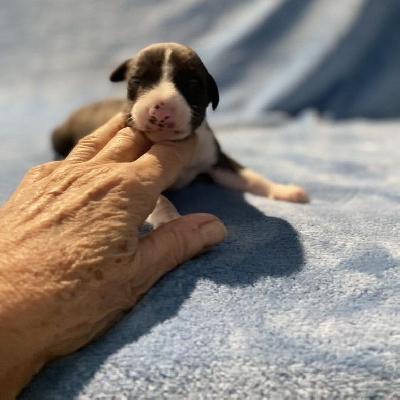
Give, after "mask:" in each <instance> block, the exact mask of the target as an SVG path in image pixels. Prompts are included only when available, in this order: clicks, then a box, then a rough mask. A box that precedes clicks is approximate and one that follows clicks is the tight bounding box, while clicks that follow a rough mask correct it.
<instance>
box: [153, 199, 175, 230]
mask: <svg viewBox="0 0 400 400" xmlns="http://www.w3.org/2000/svg"><path fill="white" fill-rule="evenodd" d="M179 217H180V214H179V213H178V211H177V210H176V208H175V207H174V205H173V204H172V203H171V202H170V201H169V200H168V199H167V198H166V197H164V196H162V195H161V196H160V197H159V198H158V200H157V204H156V206H155V207H154V210H153V212H152V213H151V214H150V215H149V216H148V218H147V222H149V223H150V224H152V225H153V227H154V229H157V228H158V227H159V226H161V225H163V224H165V223H167V222H169V221H172V220H173V219H177V218H179Z"/></svg>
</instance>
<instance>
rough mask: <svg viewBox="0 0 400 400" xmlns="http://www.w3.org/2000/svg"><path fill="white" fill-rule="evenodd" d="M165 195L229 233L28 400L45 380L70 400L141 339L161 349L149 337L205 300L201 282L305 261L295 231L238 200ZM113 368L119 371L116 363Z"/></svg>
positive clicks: (209, 188) (291, 268) (60, 367)
mask: <svg viewBox="0 0 400 400" xmlns="http://www.w3.org/2000/svg"><path fill="white" fill-rule="evenodd" d="M167 196H168V197H169V198H170V199H171V200H172V201H173V203H174V204H175V205H176V206H177V209H178V210H179V212H181V213H182V214H186V213H191V212H198V211H201V212H208V213H213V214H215V215H217V216H218V217H219V218H221V219H222V220H223V221H224V222H225V223H226V225H227V227H228V231H229V236H228V238H227V239H226V241H225V242H224V243H222V244H220V245H219V246H217V247H216V248H214V249H212V250H210V251H209V252H207V253H205V254H203V255H201V256H200V257H198V258H196V259H194V260H191V261H189V262H187V263H185V264H184V265H183V266H181V267H180V268H178V269H176V270H175V271H173V272H172V273H170V274H168V275H167V276H165V277H164V278H162V279H161V280H160V281H159V282H158V283H157V284H156V285H155V287H154V288H153V289H152V290H150V292H149V293H148V294H147V295H146V296H145V297H144V298H143V299H142V301H140V302H139V303H138V304H137V305H136V306H135V307H134V308H133V309H132V310H131V311H130V312H129V313H127V315H126V316H125V317H124V318H123V320H122V321H121V322H120V323H119V324H117V326H116V327H115V328H113V329H112V330H111V331H109V332H108V333H107V334H106V335H104V336H103V337H101V338H100V339H98V340H97V341H96V342H95V343H93V344H91V345H89V346H87V347H85V348H83V349H82V350H81V351H80V352H77V353H75V354H72V355H70V356H68V357H65V358H63V359H60V360H57V361H55V362H53V363H52V364H50V365H49V366H48V367H47V368H46V369H45V370H44V371H43V372H42V373H41V374H40V375H39V376H38V377H37V378H36V380H35V382H34V384H33V385H32V387H31V389H29V388H28V389H27V390H25V392H24V393H25V394H26V395H27V397H29V399H32V395H33V398H36V397H35V394H36V393H38V394H39V393H41V394H42V395H43V393H47V390H46V388H48V386H46V385H48V382H49V381H52V382H57V383H55V384H54V386H55V387H57V389H55V390H57V393H56V394H59V393H62V392H63V390H68V398H73V397H74V396H75V395H76V396H77V395H78V394H79V393H80V392H81V390H82V387H84V386H85V384H86V383H87V382H89V381H90V379H91V378H92V376H93V375H94V374H95V373H96V371H97V370H98V369H99V368H100V367H101V365H102V364H103V362H104V360H106V359H107V358H109V357H110V356H111V357H112V356H113V355H115V354H117V351H118V350H119V349H121V348H123V347H124V346H129V347H131V350H132V347H133V348H135V347H136V346H139V348H141V347H142V346H141V344H140V343H137V342H139V341H140V340H141V339H143V340H147V339H148V340H150V342H152V346H155V347H157V346H163V344H162V343H159V340H161V339H160V337H159V336H158V335H155V336H154V335H153V337H151V331H152V330H153V329H156V327H157V325H159V324H161V323H163V322H165V321H168V320H169V319H171V318H173V317H175V316H177V314H178V313H179V310H180V308H181V306H182V305H183V304H184V303H185V301H186V300H187V299H188V298H189V297H190V296H191V295H192V293H193V292H194V290H195V289H196V291H197V293H196V296H200V297H202V296H203V293H201V291H202V290H203V289H202V287H201V286H198V283H199V282H200V281H201V280H211V281H213V282H215V283H216V284H217V285H221V284H222V285H229V286H232V287H236V288H240V287H245V286H248V285H252V284H255V283H256V282H257V281H258V280H260V279H262V278H268V277H275V278H279V277H283V276H289V275H291V274H295V273H297V272H300V270H301V268H302V266H303V264H304V255H303V249H302V245H301V243H300V241H299V238H298V234H297V232H296V231H295V230H294V229H293V227H292V226H291V225H290V224H289V223H288V222H286V221H284V220H283V219H280V218H275V217H267V216H265V215H264V214H262V213H261V212H260V211H258V210H257V209H256V208H254V207H253V206H251V205H250V204H248V203H247V202H246V200H245V199H244V197H243V195H242V194H240V193H237V192H234V191H231V190H228V189H224V188H221V187H217V186H215V185H213V184H211V183H209V182H207V181H204V180H201V179H200V180H198V181H196V182H194V183H193V184H192V185H191V186H189V187H188V188H185V189H183V190H180V191H178V192H171V193H167ZM208 301H209V298H207V297H206V295H204V301H203V300H202V303H203V304H204V305H205V304H207V302H208ZM146 335H148V337H147V338H146ZM134 352H135V351H134ZM139 352H140V349H139ZM142 356H143V357H146V355H141V356H139V355H138V360H137V361H138V363H140V357H142ZM130 357H132V354H131V356H130ZM134 365H135V362H133V363H131V364H130V367H129V368H130V373H133V375H134V371H132V368H133V369H134ZM116 368H118V369H119V368H121V369H123V368H124V366H122V365H121V364H120V360H119V362H118V364H117V365H116ZM46 382H47V383H46ZM42 385H43V386H42ZM71 391H72V392H71ZM32 392H33V393H32ZM52 394H53V393H49V395H52ZM21 398H24V395H22V396H21Z"/></svg>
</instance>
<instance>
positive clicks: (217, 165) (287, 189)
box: [52, 43, 308, 226]
mask: <svg viewBox="0 0 400 400" xmlns="http://www.w3.org/2000/svg"><path fill="white" fill-rule="evenodd" d="M110 79H111V81H113V82H118V81H123V80H126V81H127V83H128V89H127V100H122V99H121V100H103V101H100V102H96V103H92V104H89V105H87V106H85V107H82V108H80V109H79V110H77V111H75V112H74V113H73V114H72V115H71V116H70V117H69V119H68V120H67V121H66V122H65V123H64V124H62V125H61V126H60V127H58V128H57V129H56V130H55V131H54V132H53V136H52V139H53V146H54V149H55V150H56V151H57V152H58V153H59V154H61V155H63V156H65V155H67V154H68V152H69V151H70V150H71V149H72V147H73V146H74V145H75V144H76V143H77V142H78V141H79V139H80V138H82V137H83V136H85V135H87V134H89V133H90V132H92V131H93V130H95V129H96V128H97V127H99V126H100V125H102V124H103V123H105V122H106V121H107V120H108V119H109V118H111V117H112V116H113V115H114V114H115V113H117V112H118V111H121V110H125V111H126V114H127V119H126V124H127V125H128V126H131V127H132V128H134V129H137V130H140V131H142V132H143V133H144V134H145V135H146V136H147V137H148V138H149V139H150V140H151V141H152V142H158V141H161V140H182V139H184V138H186V137H188V136H189V135H192V134H196V135H197V137H198V140H197V148H196V151H195V154H194V156H193V159H192V161H191V163H190V165H189V166H188V167H187V168H186V169H185V170H184V171H183V173H182V174H181V176H180V177H179V178H178V180H177V181H176V182H175V183H174V185H173V187H172V188H180V187H183V186H185V185H187V184H189V183H190V182H191V181H193V179H195V178H196V177H197V176H198V175H199V174H202V173H206V174H208V175H210V176H211V178H212V179H213V180H214V182H215V183H217V184H220V185H223V186H227V187H229V188H233V189H236V190H240V191H243V192H250V193H254V194H256V195H260V196H265V197H268V198H272V199H277V200H285V201H291V202H299V203H305V202H307V201H308V197H307V194H306V192H305V191H304V190H303V189H302V188H300V187H298V186H295V185H283V184H278V183H275V182H272V181H270V180H268V179H266V178H264V177H262V176H261V175H259V174H257V173H256V172H254V171H252V170H250V169H249V168H245V167H242V166H241V165H239V164H238V163H237V162H235V161H234V160H232V159H231V158H229V157H228V156H226V155H225V154H224V153H223V152H222V151H221V148H220V146H219V144H218V142H217V140H216V139H215V136H214V134H213V132H212V130H211V129H210V127H209V125H208V124H207V121H206V109H207V107H208V105H209V104H211V105H212V108H213V109H215V108H216V107H217V106H218V102H219V93H218V88H217V85H216V83H215V80H214V79H213V77H212V76H211V75H210V74H209V73H208V71H207V69H206V67H205V66H204V64H203V63H202V61H201V60H200V58H199V56H198V55H197V54H196V53H195V52H194V51H193V50H192V49H191V48H189V47H187V46H184V45H182V44H178V43H157V44H153V45H151V46H148V47H146V48H144V49H143V50H141V51H140V52H139V53H138V54H137V55H136V56H135V57H133V58H131V59H129V60H126V61H125V62H124V63H122V64H121V65H120V66H119V67H118V68H117V69H116V70H115V71H114V72H113V73H112V74H111V77H110ZM177 216H178V213H177V211H176V210H175V208H174V207H173V206H172V204H171V203H170V202H169V201H168V200H166V199H165V198H164V197H163V196H161V197H160V200H159V202H158V203H157V206H156V209H155V210H154V212H153V214H152V215H151V216H150V218H149V221H150V222H151V223H152V224H153V225H154V226H159V225H160V224H162V223H165V222H167V221H168V220H171V219H173V218H176V217H177Z"/></svg>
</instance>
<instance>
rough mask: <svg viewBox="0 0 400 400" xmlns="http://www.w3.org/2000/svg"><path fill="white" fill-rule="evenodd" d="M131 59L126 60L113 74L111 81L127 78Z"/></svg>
mask: <svg viewBox="0 0 400 400" xmlns="http://www.w3.org/2000/svg"><path fill="white" fill-rule="evenodd" d="M130 61H131V59H129V60H126V61H124V62H123V63H122V64H121V65H120V66H119V67H118V68H117V69H116V70H115V71H114V72H113V73H112V74H111V75H110V81H111V82H121V81H124V80H125V79H126V72H127V70H128V66H129V62H130Z"/></svg>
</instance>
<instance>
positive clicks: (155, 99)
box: [110, 43, 219, 142]
mask: <svg viewBox="0 0 400 400" xmlns="http://www.w3.org/2000/svg"><path fill="white" fill-rule="evenodd" d="M110 79H111V81H113V82H118V81H123V80H126V81H127V82H128V104H129V111H128V112H129V118H128V122H129V124H130V125H131V126H132V127H134V128H136V129H138V130H140V131H142V132H144V133H145V134H146V135H147V137H148V138H149V139H150V140H151V141H153V142H158V141H160V140H181V139H184V138H186V137H187V136H189V135H190V134H191V133H192V132H193V131H194V130H195V129H196V128H197V127H198V126H200V124H201V123H202V122H203V120H204V117H205V114H206V108H207V106H208V105H209V104H210V103H211V104H212V107H213V109H215V108H216V107H217V105H218V101H219V94H218V88H217V85H216V83H215V81H214V79H213V77H212V76H211V75H210V74H209V73H208V71H207V69H206V67H205V66H204V65H203V63H202V61H201V60H200V58H199V56H198V55H197V54H196V53H195V52H194V51H193V50H192V49H191V48H189V47H187V46H184V45H181V44H178V43H158V44H154V45H151V46H149V47H146V48H145V49H143V50H141V51H140V52H139V53H138V54H137V55H136V56H135V57H134V58H131V59H129V60H126V61H125V62H124V63H123V64H121V65H120V66H119V67H118V68H117V69H116V70H115V71H114V72H113V73H112V74H111V76H110Z"/></svg>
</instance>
